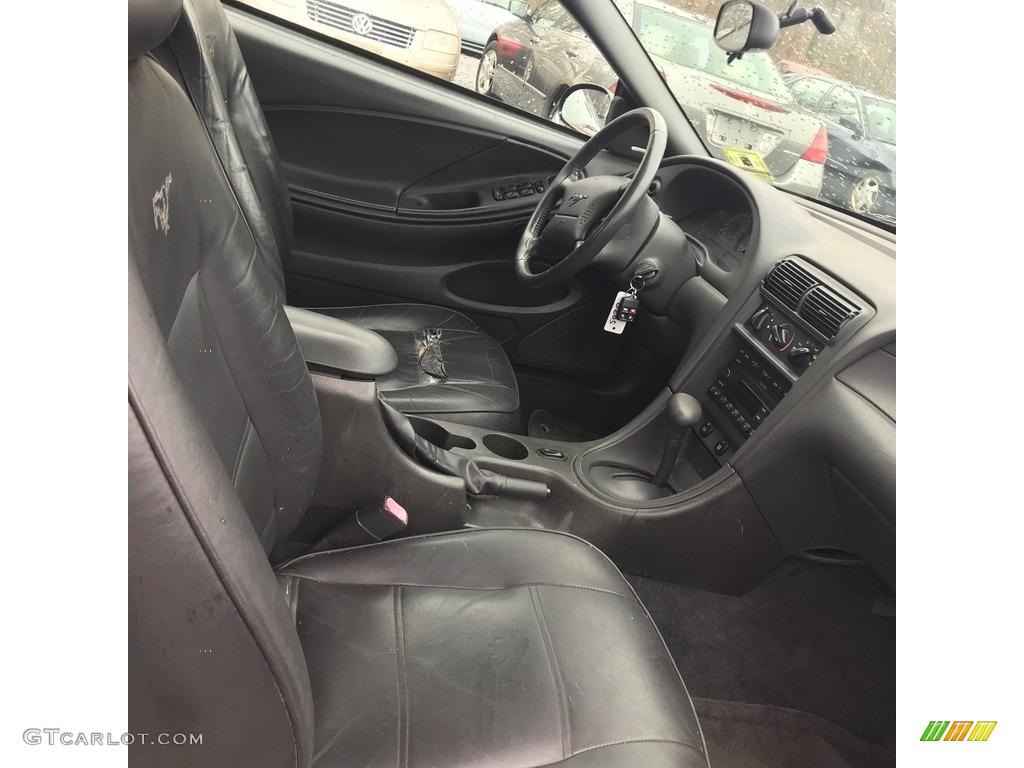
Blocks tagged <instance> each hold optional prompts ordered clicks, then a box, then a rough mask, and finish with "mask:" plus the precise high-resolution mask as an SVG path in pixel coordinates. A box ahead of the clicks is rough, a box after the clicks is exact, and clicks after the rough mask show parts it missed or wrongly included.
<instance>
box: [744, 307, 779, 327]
mask: <svg viewBox="0 0 1024 768" xmlns="http://www.w3.org/2000/svg"><path fill="white" fill-rule="evenodd" d="M774 319H775V316H774V315H773V314H772V311H771V310H770V309H768V307H761V309H759V310H757V312H755V313H754V314H753V315H752V316H751V318H750V327H751V328H753V329H754V330H755V331H760V330H763V329H764V328H767V327H768V324H769V323H770V322H771V321H772V320H774Z"/></svg>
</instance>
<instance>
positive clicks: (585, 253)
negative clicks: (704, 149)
mask: <svg viewBox="0 0 1024 768" xmlns="http://www.w3.org/2000/svg"><path fill="white" fill-rule="evenodd" d="M637 127H645V128H646V129H647V149H646V151H645V152H644V156H643V159H642V160H641V161H640V165H639V166H638V167H637V169H636V172H635V173H634V174H633V176H632V178H624V177H621V176H588V177H585V178H580V179H577V178H576V177H577V176H578V175H579V173H580V172H581V171H582V170H583V169H584V168H585V167H586V166H587V164H588V163H589V162H590V161H591V160H593V159H594V158H595V157H596V156H597V154H598V152H600V151H601V150H603V149H605V148H607V147H608V146H609V145H611V143H612V142H613V141H614V140H615V139H617V138H619V137H620V136H622V135H623V134H625V133H627V132H628V131H631V130H633V129H635V128H637ZM667 138H668V131H667V129H666V126H665V118H663V117H662V116H661V114H660V113H658V112H656V111H655V110H653V109H649V108H647V107H643V108H641V109H634V110H633V111H631V112H627V113H626V114H624V115H621V116H620V117H618V118H616V119H615V120H613V121H612V122H610V123H608V125H606V126H605V127H604V128H602V129H601V130H600V131H598V132H597V133H595V134H594V135H593V136H591V137H590V139H588V140H587V142H586V143H585V144H584V145H583V146H582V147H580V149H579V151H578V152H577V153H576V154H575V155H573V156H572V157H571V158H570V159H569V162H568V163H566V164H565V167H564V168H562V170H561V171H559V172H558V175H557V176H555V178H554V179H553V180H552V181H551V184H549V185H548V188H547V191H545V192H544V194H543V195H542V196H541V198H540V201H539V202H538V203H537V207H536V208H535V209H534V211H533V215H531V216H530V221H529V223H528V224H527V225H526V229H525V230H524V231H523V235H522V237H521V238H520V240H519V246H518V248H516V275H517V276H518V277H519V279H520V280H522V281H523V282H525V283H527V284H529V285H532V286H542V285H551V284H553V283H559V282H562V281H563V280H566V279H567V278H569V277H571V276H572V275H575V274H576V273H577V272H579V271H580V270H581V269H583V268H584V267H585V266H587V265H588V264H589V263H590V262H592V261H593V260H594V259H595V258H596V257H597V255H598V254H599V253H600V252H601V250H602V249H603V248H604V247H605V246H606V245H608V243H610V242H611V240H612V238H613V237H615V234H616V233H617V232H618V231H619V230H620V229H621V228H622V226H623V225H624V224H626V223H627V222H628V221H629V220H630V217H631V216H632V215H633V212H634V211H635V210H636V207H637V205H638V204H639V203H640V201H641V200H642V199H643V196H644V195H646V194H647V190H648V188H649V187H650V186H651V182H652V181H654V175H655V174H656V173H657V171H658V166H659V165H660V164H661V160H662V158H663V157H664V156H665V142H666V140H667ZM541 252H545V253H552V252H554V253H556V254H557V253H566V254H567V255H566V256H564V257H563V258H562V259H561V260H560V261H559V262H558V263H557V264H555V265H553V266H552V267H550V268H549V269H546V270H544V271H543V272H536V273H535V272H533V270H532V269H531V268H530V262H531V261H532V260H533V258H534V257H535V256H537V255H538V254H539V253H541Z"/></svg>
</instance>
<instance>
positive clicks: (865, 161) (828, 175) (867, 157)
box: [786, 75, 896, 220]
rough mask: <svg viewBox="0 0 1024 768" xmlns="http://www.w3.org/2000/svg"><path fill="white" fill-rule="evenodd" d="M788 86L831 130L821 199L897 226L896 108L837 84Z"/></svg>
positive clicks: (793, 79) (806, 80)
mask: <svg viewBox="0 0 1024 768" xmlns="http://www.w3.org/2000/svg"><path fill="white" fill-rule="evenodd" d="M786 80H787V83H788V85H789V88H790V90H791V91H792V93H793V96H794V98H795V99H796V100H797V102H798V103H799V104H800V105H801V106H802V107H804V108H805V109H806V110H807V111H808V112H809V113H810V114H813V115H815V116H817V117H819V118H821V119H822V120H824V121H825V126H826V127H827V129H828V143H829V152H828V158H827V159H826V160H825V179H824V182H823V184H822V189H821V194H822V197H824V198H827V199H829V200H832V201H834V202H836V203H838V204H840V205H842V206H844V207H845V208H848V209H850V210H851V211H853V212H855V213H859V214H863V215H869V216H874V217H878V218H885V219H892V220H895V219H896V102H895V101H893V100H892V99H887V98H884V97H882V96H878V95H875V94H872V93H869V92H868V91H865V90H863V89H860V88H857V87H856V86H854V85H851V84H850V83H844V82H842V81H841V80H836V79H835V78H830V77H817V76H802V75H793V76H790V77H788V78H786Z"/></svg>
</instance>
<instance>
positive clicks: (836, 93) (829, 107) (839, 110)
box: [821, 85, 860, 123]
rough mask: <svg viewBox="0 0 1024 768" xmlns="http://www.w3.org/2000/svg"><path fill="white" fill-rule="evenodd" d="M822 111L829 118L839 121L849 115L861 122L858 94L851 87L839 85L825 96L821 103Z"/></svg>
mask: <svg viewBox="0 0 1024 768" xmlns="http://www.w3.org/2000/svg"><path fill="white" fill-rule="evenodd" d="M821 112H822V114H823V115H825V117H827V118H828V119H829V120H834V121H835V122H837V123H838V122H839V120H840V118H843V117H847V118H852V119H853V120H855V121H857V122H858V123H859V122H860V118H859V117H858V116H857V96H856V94H854V92H853V91H851V90H850V89H849V88H843V87H842V86H840V85H837V86H836V87H835V88H833V89H832V92H831V93H829V95H828V96H826V97H825V101H824V102H823V103H822V105H821Z"/></svg>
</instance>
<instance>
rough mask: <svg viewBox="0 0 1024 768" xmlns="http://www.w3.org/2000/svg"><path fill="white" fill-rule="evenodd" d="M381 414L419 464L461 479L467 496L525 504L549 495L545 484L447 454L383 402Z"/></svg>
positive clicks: (396, 437) (401, 443)
mask: <svg viewBox="0 0 1024 768" xmlns="http://www.w3.org/2000/svg"><path fill="white" fill-rule="evenodd" d="M380 405H381V411H382V413H383V414H384V421H385V423H386V424H387V427H388V430H389V431H390V432H391V434H392V436H393V437H394V438H395V440H396V441H397V442H398V444H399V445H400V446H401V447H402V448H403V449H404V450H405V451H406V453H408V454H409V455H410V456H412V457H413V458H415V459H418V460H419V462H420V463H421V464H423V465H424V466H426V467H430V468H431V469H434V470H436V471H438V472H441V473H442V474H445V475H451V476H452V477H458V478H461V479H462V481H463V482H464V483H465V484H466V493H468V494H469V495H470V496H499V497H503V498H509V499H523V500H524V501H544V500H545V499H547V498H548V497H549V496H550V495H551V489H550V488H548V486H547V483H542V482H539V481H537V480H523V479H522V478H518V477H508V476H507V475H502V474H500V473H498V472H492V471H491V470H489V469H481V468H480V467H479V466H478V465H477V463H476V462H475V461H473V460H472V459H468V458H466V457H465V456H459V455H457V454H454V453H452V452H451V451H446V450H445V449H444V448H441V447H439V446H437V445H434V444H433V443H432V442H430V441H429V440H425V439H423V438H422V437H420V436H419V435H417V434H416V432H415V430H414V429H413V428H412V424H411V423H410V421H409V419H408V417H406V415H405V414H404V413H401V412H399V411H397V410H396V409H395V408H393V407H392V406H391V405H389V404H388V403H385V402H384V401H383V400H382V401H380Z"/></svg>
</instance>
